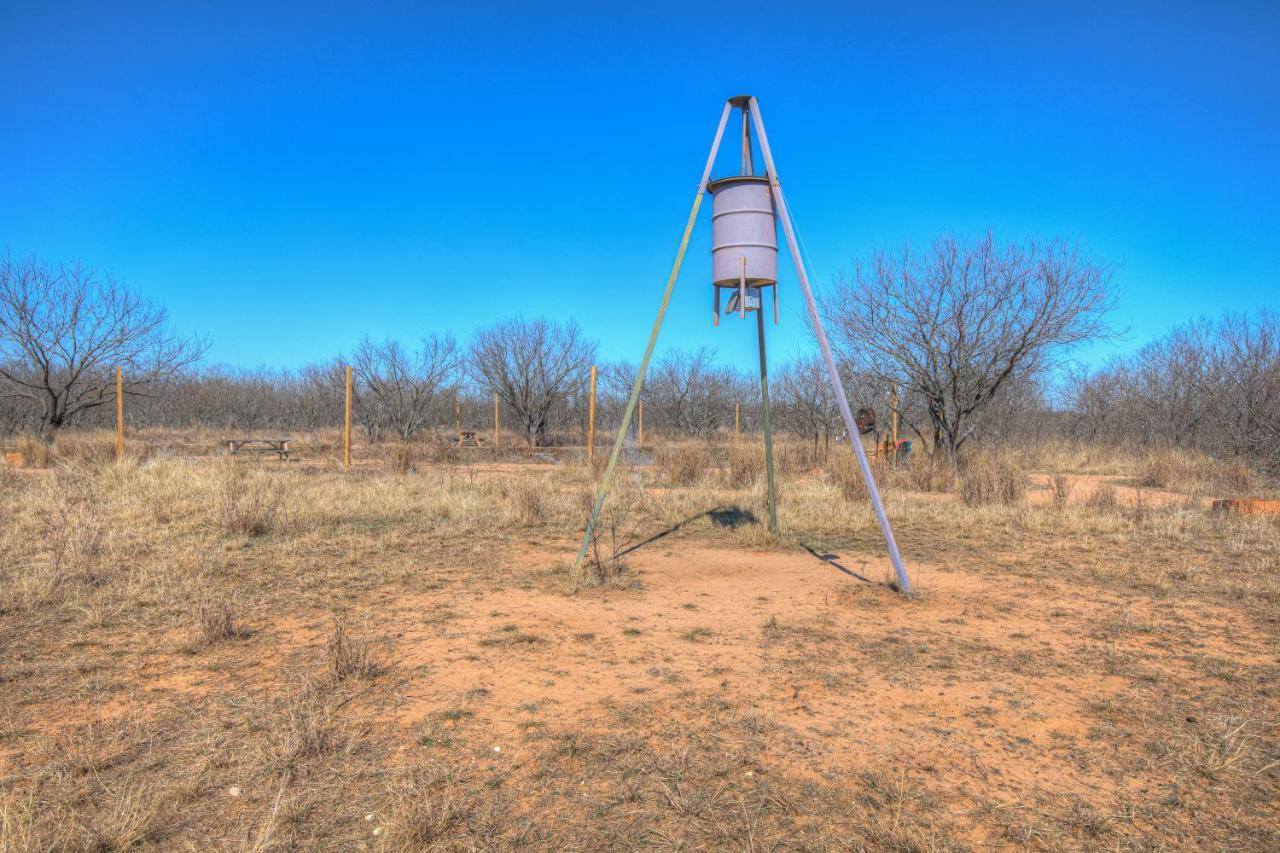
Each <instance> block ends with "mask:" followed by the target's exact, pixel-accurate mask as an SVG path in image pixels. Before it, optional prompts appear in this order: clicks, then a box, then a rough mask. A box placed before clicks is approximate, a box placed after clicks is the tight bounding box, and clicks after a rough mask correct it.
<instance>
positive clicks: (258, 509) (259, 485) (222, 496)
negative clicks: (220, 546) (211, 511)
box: [217, 461, 286, 536]
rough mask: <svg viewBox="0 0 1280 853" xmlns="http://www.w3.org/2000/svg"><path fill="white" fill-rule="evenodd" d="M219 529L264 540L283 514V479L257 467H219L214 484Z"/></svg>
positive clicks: (223, 465)
mask: <svg viewBox="0 0 1280 853" xmlns="http://www.w3.org/2000/svg"><path fill="white" fill-rule="evenodd" d="M217 489H218V491H217V498H218V514H219V518H220V519H221V521H222V527H223V529H224V530H226V531H228V532H229V533H238V534H240V535H241V536H265V535H266V534H268V533H270V532H271V531H273V530H274V529H276V527H277V526H278V525H279V524H280V522H281V521H282V519H283V516H284V510H285V492H286V486H285V483H284V481H283V478H282V477H280V476H278V475H273V474H270V473H267V472H266V471H264V470H263V469H262V468H261V467H260V466H258V467H256V468H250V467H249V466H248V465H244V464H240V463H237V462H234V461H227V462H224V463H223V464H222V469H221V476H220V478H219V480H218V484H217Z"/></svg>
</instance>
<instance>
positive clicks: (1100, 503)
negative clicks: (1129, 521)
mask: <svg viewBox="0 0 1280 853" xmlns="http://www.w3.org/2000/svg"><path fill="white" fill-rule="evenodd" d="M1085 505H1086V506H1088V507H1089V508H1090V509H1094V510H1097V511H1098V512H1115V511H1116V509H1117V508H1118V507H1119V506H1120V498H1119V496H1118V495H1117V494H1116V487H1115V486H1113V485H1111V484H1110V483H1102V484H1100V485H1099V486H1098V487H1097V488H1096V489H1094V490H1093V494H1091V495H1089V499H1088V500H1087V501H1085Z"/></svg>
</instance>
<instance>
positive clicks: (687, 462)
mask: <svg viewBox="0 0 1280 853" xmlns="http://www.w3.org/2000/svg"><path fill="white" fill-rule="evenodd" d="M709 464H710V459H709V458H708V454H707V450H706V448H705V447H703V446H700V445H696V444H673V445H668V446H667V447H663V448H660V449H659V450H658V452H657V454H656V456H655V458H654V465H655V467H656V468H657V470H658V473H659V474H660V475H661V477H662V479H663V481H664V482H665V483H666V484H667V485H669V486H692V485H693V484H694V483H697V482H698V481H699V480H701V479H702V477H703V475H704V474H705V473H706V471H707V467H708V465H709Z"/></svg>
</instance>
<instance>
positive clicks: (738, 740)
mask: <svg viewBox="0 0 1280 853" xmlns="http://www.w3.org/2000/svg"><path fill="white" fill-rule="evenodd" d="M170 439H174V440H181V441H184V442H186V443H187V445H188V446H190V447H191V448H192V450H191V452H190V454H187V455H185V456H183V455H179V456H176V457H174V456H169V455H157V456H155V457H154V458H152V459H151V460H150V461H149V462H148V463H147V464H146V465H123V466H117V465H102V464H100V463H99V462H98V461H95V457H94V456H93V454H91V453H88V454H86V455H85V456H83V457H82V458H81V459H80V460H79V461H72V462H56V461H55V462H51V463H50V468H49V469H48V470H41V471H10V472H8V475H7V476H5V477H4V478H3V480H2V481H0V487H2V488H3V489H4V492H5V496H6V502H7V507H8V512H7V514H6V517H5V519H4V521H5V524H4V525H3V527H0V851H5V852H6V853H7V851H18V850H23V851H25V850H62V849H100V850H114V849H164V850H167V849H180V850H181V849H228V850H229V849H260V850H266V849H336V848H340V849H361V848H362V847H363V848H365V849H387V850H405V851H408V850H419V849H510V848H525V849H540V850H541V849H546V850H551V849H556V850H559V849H584V850H587V849H610V848H613V847H621V846H633V847H650V848H655V849H744V850H750V849H813V850H822V849H868V850H886V849H893V850H950V849H955V850H964V849H975V848H976V849H985V848H988V847H1006V846H1007V847H1010V848H1017V849H1130V850H1136V849H1184V850H1199V849H1274V848H1275V847H1276V845H1277V844H1278V843H1280V836H1278V834H1277V830H1276V824H1275V821H1274V803H1275V802H1276V801H1277V797H1278V795H1280V770H1278V766H1277V764H1276V762H1277V760H1278V759H1280V741H1278V739H1277V734H1276V730H1275V721H1276V720H1277V719H1280V698H1278V697H1277V696H1276V695H1275V692H1274V690H1273V689H1271V685H1273V684H1275V683H1276V682H1277V680H1280V670H1278V669H1277V666H1276V664H1275V661H1276V660H1277V659H1278V658H1280V646H1278V643H1280V641H1278V640H1277V637H1276V634H1275V631H1274V627H1275V626H1274V618H1275V612H1276V608H1277V607H1280V557H1278V556H1277V555H1278V554H1280V526H1277V525H1276V524H1275V523H1274V522H1269V521H1265V520H1261V519H1244V518H1236V517H1229V516H1227V517H1224V516H1215V515H1213V514H1211V513H1210V512H1208V511H1207V510H1205V509H1204V508H1203V506H1202V502H1201V501H1199V500H1194V501H1193V500H1189V499H1188V500H1183V499H1180V498H1170V497H1169V496H1168V495H1153V494H1152V493H1147V494H1148V497H1146V498H1143V499H1142V500H1141V501H1139V502H1135V500H1134V489H1133V487H1132V483H1133V482H1135V481H1137V480H1140V479H1141V477H1140V473H1141V472H1140V470H1139V465H1140V464H1145V463H1143V460H1142V459H1130V460H1129V462H1128V463H1127V465H1128V467H1121V466H1123V465H1124V464H1126V463H1125V462H1124V459H1123V457H1122V456H1112V455H1109V453H1108V452H1105V451H1104V450H1099V451H1096V452H1093V451H1090V450H1089V449H1088V448H1064V449H1061V450H1052V452H1049V451H1046V454H1045V459H1047V460H1048V461H1050V462H1052V461H1053V458H1052V457H1053V455H1054V454H1058V458H1059V461H1060V462H1062V463H1063V465H1064V466H1066V467H1064V469H1062V470H1055V469H1054V468H1052V467H1048V468H1041V467H1040V466H1039V465H1037V464H1035V463H1036V460H1035V459H1034V458H1033V457H1032V456H1031V455H1030V454H1029V453H1025V452H1023V451H1020V450H1013V449H1009V450H1006V451H1005V453H1006V454H1007V456H1008V458H1004V454H1002V457H1001V458H998V459H983V460H980V461H979V462H975V463H971V465H970V466H968V467H966V469H965V470H964V471H962V477H964V478H966V479H967V480H968V481H970V485H968V486H963V485H957V486H949V485H947V481H946V479H945V470H944V469H940V468H936V467H935V465H934V463H933V462H932V461H930V460H929V458H928V457H927V456H925V455H920V456H917V458H916V459H915V460H913V462H912V464H911V465H910V466H909V467H908V466H902V467H897V468H892V469H886V470H883V471H881V470H877V477H878V478H879V479H880V481H881V482H882V483H884V484H885V486H886V505H887V510H888V512H889V515H890V516H891V518H892V519H893V521H894V525H895V531H896V532H897V534H898V539H899V543H900V545H901V547H902V550H903V553H904V555H905V556H906V558H907V560H908V564H909V567H910V568H911V570H912V571H913V573H914V572H917V571H918V572H919V573H920V579H919V580H920V587H921V588H922V590H923V591H924V594H923V595H922V596H921V597H919V598H917V599H913V600H911V601H905V600H903V599H901V598H899V597H898V596H895V595H894V594H893V592H892V591H890V590H889V589H888V588H887V587H886V586H885V585H884V584H883V580H884V577H883V569H884V565H885V562H884V558H883V555H882V546H881V544H880V542H879V539H878V532H877V529H876V524H875V519H874V517H873V516H872V514H871V513H870V512H869V511H868V509H867V507H866V504H865V501H864V499H863V497H862V493H861V491H860V490H859V489H857V488H856V485H852V486H849V487H846V486H844V485H842V483H841V482H840V480H839V477H840V476H841V475H840V474H838V473H835V472H833V471H828V472H827V473H825V474H824V473H822V472H818V473H815V472H813V471H812V470H811V469H808V468H803V467H802V466H796V471H795V472H794V473H790V474H783V475H782V476H781V485H782V487H783V492H784V495H785V499H784V500H783V502H782V505H781V521H782V525H783V528H784V537H783V539H782V540H781V541H780V542H778V543H774V545H773V547H772V548H770V549H767V550H766V549H761V548H758V547H756V546H757V545H758V544H759V541H758V540H759V537H761V536H762V531H763V530H764V524H763V521H762V520H763V518H764V512H763V491H762V490H763V484H762V480H763V477H761V476H759V468H758V467H755V466H757V465H758V464H759V463H758V459H759V456H758V445H754V444H744V446H743V447H742V448H741V454H742V458H741V459H740V460H735V454H737V453H738V450H737V449H735V448H727V447H721V448H716V449H715V450H714V452H713V451H712V450H711V449H708V448H705V447H701V448H699V447H694V448H693V449H692V450H679V449H673V450H678V452H679V454H680V455H681V456H682V457H688V459H693V460H695V462H696V465H695V464H686V462H685V461H681V462H680V463H679V464H677V463H675V462H673V461H672V460H671V459H668V460H667V461H666V462H659V463H658V464H657V465H655V466H653V467H652V468H648V467H644V466H639V467H636V468H631V469H625V470H622V469H620V470H619V472H618V484H619V486H618V488H619V491H618V492H616V493H615V495H614V497H613V498H611V504H609V505H606V513H605V515H604V516H603V517H602V527H601V530H600V537H599V538H598V540H597V541H596V542H595V543H594V545H595V546H596V548H597V549H598V551H597V553H598V555H599V559H598V560H597V561H596V562H595V565H597V566H602V567H603V570H599V571H597V570H595V569H593V570H592V571H595V572H596V574H594V575H593V574H588V575H586V576H584V577H583V578H580V579H576V580H575V582H574V583H572V584H566V582H565V576H564V573H563V571H559V572H557V571H556V570H555V569H554V567H555V566H556V565H557V564H559V565H563V562H564V560H565V559H566V558H567V556H568V555H571V554H572V553H573V552H574V550H575V549H576V547H577V544H578V541H577V537H578V536H579V535H580V532H581V529H582V528H581V525H582V523H583V521H584V519H585V514H586V509H587V506H586V502H587V501H589V500H590V499H591V498H590V496H591V493H592V489H593V483H592V478H591V474H590V471H589V470H587V468H586V467H585V466H584V465H581V464H575V465H562V466H557V467H550V466H539V467H536V468H534V467H530V468H529V469H528V470H526V469H525V468H523V467H521V466H518V465H512V464H504V465H501V466H493V465H489V466H485V465H480V464H473V465H466V466H459V465H455V464H453V463H451V462H450V463H447V464H433V463H431V462H430V461H429V459H428V456H429V454H428V453H427V452H426V451H425V450H423V449H422V448H424V447H425V446H426V445H415V448H416V449H418V450H419V456H418V461H417V463H416V465H417V473H416V475H415V476H410V477H406V476H401V475H400V474H399V473H397V472H396V471H395V470H394V466H385V467H384V466H383V465H381V464H379V460H378V456H377V455H376V454H377V453H379V452H380V451H378V450H376V449H373V448H368V449H365V450H364V452H365V454H366V455H364V456H361V457H359V458H358V463H359V464H357V466H356V470H354V471H353V472H352V473H350V474H348V475H343V474H342V473H341V472H340V470H339V468H338V466H337V464H336V462H334V461H333V459H332V458H331V457H332V455H333V448H334V447H335V446H336V445H335V444H334V443H333V436H331V435H325V436H318V437H314V438H311V437H301V438H299V439H298V446H299V447H315V448H323V447H328V448H330V449H329V450H328V451H324V452H325V453H327V454H329V455H328V456H326V457H325V458H323V459H319V458H314V457H313V458H310V459H309V458H308V453H309V451H300V455H301V456H302V457H303V459H302V461H301V462H297V463H293V462H291V463H290V464H289V465H287V466H277V465H270V464H268V465H259V464H256V463H248V464H245V463H243V462H242V461H239V460H236V462H235V464H229V463H227V462H224V461H223V460H219V459H211V458H207V457H204V456H203V455H202V454H203V453H204V452H205V451H204V450H203V449H202V448H204V447H205V443H207V444H208V445H209V446H212V443H213V441H214V440H216V436H213V435H209V436H204V435H185V436H184V435H175V436H170V437H164V436H160V435H148V436H147V437H146V440H147V443H148V445H150V446H153V447H156V446H160V445H161V444H163V443H164V442H165V441H169V440H170ZM312 442H314V443H312ZM485 450H486V451H487V449H485ZM840 451H842V452H843V454H847V453H848V448H847V447H841V448H840ZM315 453H316V454H317V456H318V454H319V451H315ZM835 455H836V450H835V449H834V448H833V451H832V457H835ZM474 457H475V454H472V457H470V458H474ZM717 457H718V458H719V459H721V460H722V464H721V465H718V466H717V465H714V464H712V462H713V460H714V459H715V458H717ZM846 461H847V462H849V471H850V473H854V472H856V469H854V468H853V466H852V459H851V458H847V459H846ZM833 463H834V459H833ZM977 466H982V467H977ZM1108 466H1116V467H1114V468H1112V467H1108ZM695 467H696V470H697V471H698V473H697V475H696V476H694V475H689V474H688V473H687V471H688V470H689V469H691V468H695ZM1033 467H1034V468H1036V469H1037V470H1042V471H1045V472H1046V473H1047V474H1048V475H1049V477H1048V482H1049V484H1050V492H1051V494H1050V496H1048V499H1047V500H1045V501H1044V502H1043V503H1037V502H1035V501H1019V500H1016V499H1015V500H1010V499H1008V497H1007V495H1008V493H1009V491H1010V490H1011V489H1012V488H1013V486H1012V484H1014V483H1019V484H1022V480H1021V477H1022V475H1021V471H1022V470H1026V469H1029V468H1033ZM1099 469H1106V470H1108V471H1110V472H1111V473H1107V474H1105V475H1101V474H1099V473H1098V471H1099ZM677 470H679V471H684V472H685V473H681V474H680V475H679V477H676V478H675V479H683V480H684V481H685V482H684V484H683V485H680V486H679V487H678V488H670V486H671V485H672V479H673V474H672V472H673V471H677ZM708 470H710V472H711V474H710V475H709V476H708V475H707V474H706V472H707V471H708ZM1082 471H1083V472H1086V473H1090V474H1091V475H1092V476H1093V477H1095V478H1098V477H1102V480H1101V482H1099V481H1097V480H1096V479H1095V480H1090V481H1089V482H1088V486H1087V488H1086V487H1082V486H1081V483H1080V480H1078V479H1077V478H1076V475H1077V473H1079V472H1082ZM1055 474H1057V475H1059V476H1054V475H1055ZM974 480H978V481H980V483H979V485H978V486H973V485H972V481H974ZM1211 481H1212V482H1218V483H1221V484H1224V487H1225V486H1228V485H1230V483H1231V475H1229V474H1228V475H1223V474H1221V473H1217V474H1213V475H1212V478H1210V476H1209V473H1208V472H1206V473H1204V474H1203V476H1202V477H1201V479H1200V480H1198V481H1197V482H1198V483H1200V485H1196V486H1195V490H1196V492H1197V493H1199V492H1200V491H1202V490H1203V489H1205V488H1207V486H1206V485H1203V484H1205V483H1208V482H1211ZM858 482H860V477H859V478H858ZM962 482H964V481H963V480H962ZM1022 485H1025V484H1022ZM1172 485H1173V488H1175V489H1176V488H1178V486H1179V484H1178V483H1177V482H1176V481H1175V482H1174V483H1173V484H1172ZM966 488H969V489H977V493H979V496H978V497H977V498H974V499H971V500H965V499H964V497H963V496H962V494H961V490H962V489H966ZM1166 488H1168V487H1166ZM1108 490H1109V492H1110V497H1109V498H1107V497H1106V495H1107V494H1108ZM1059 494H1061V495H1062V496H1063V497H1061V498H1060V499H1059V498H1058V495H1059ZM1086 494H1092V497H1091V498H1085V495H1086ZM1099 495H1103V497H1101V498H1100V497H1098V496H1099ZM286 496H287V497H286ZM1041 497H1044V496H1043V495H1041ZM1156 498H1159V499H1158V500H1157V499H1156ZM610 506H612V509H613V513H612V515H610V509H609V507H610ZM286 509H287V513H286ZM637 546H639V547H637ZM801 546H805V547H801ZM806 547H807V548H809V549H811V551H812V553H811V552H810V551H806V550H805V548H806ZM858 577H865V578H867V580H865V581H864V580H859V579H858ZM569 587H576V588H577V594H572V595H571V594H567V592H568V588H569ZM335 608H347V609H348V610H349V612H350V613H351V614H353V616H351V617H348V616H347V615H346V614H345V613H344V612H343V611H342V610H338V612H337V615H334V614H335ZM246 626H252V628H253V630H252V631H251V632H250V631H246V630H245V627H246ZM762 626H763V627H762ZM375 648H376V653H375V651H374V650H375ZM384 662H394V665H393V666H387V665H386V663H384ZM1133 780H1140V784H1133ZM531 815H536V816H537V819H536V820H535V819H532V818H531V817H530V816H531Z"/></svg>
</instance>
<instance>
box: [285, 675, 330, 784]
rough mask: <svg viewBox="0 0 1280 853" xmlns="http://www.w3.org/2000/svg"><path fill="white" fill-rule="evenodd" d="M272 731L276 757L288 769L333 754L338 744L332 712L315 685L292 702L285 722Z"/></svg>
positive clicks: (303, 691) (288, 707) (308, 686)
mask: <svg viewBox="0 0 1280 853" xmlns="http://www.w3.org/2000/svg"><path fill="white" fill-rule="evenodd" d="M272 732H273V733H274V738H273V741H272V744H271V751H272V753H273V757H274V759H275V761H276V763H277V764H279V765H280V766H281V767H282V769H286V770H291V769H292V768H293V767H294V765H296V764H298V763H299V762H301V761H305V760H307V759H309V758H318V757H320V756H322V755H325V754H326V753H329V752H332V751H333V750H334V749H336V748H337V747H338V745H339V740H338V732H337V731H336V729H335V728H334V725H333V712H332V710H331V709H330V708H329V706H328V704H327V703H326V702H325V701H324V697H323V695H321V691H320V689H319V688H318V687H317V686H316V685H315V684H308V685H307V686H306V687H305V688H303V690H302V691H301V692H300V693H299V694H298V695H297V696H295V697H294V698H293V699H291V700H290V701H289V704H288V705H287V706H286V707H285V710H284V718H283V720H281V721H280V723H279V724H278V725H275V726H273V727H272Z"/></svg>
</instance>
